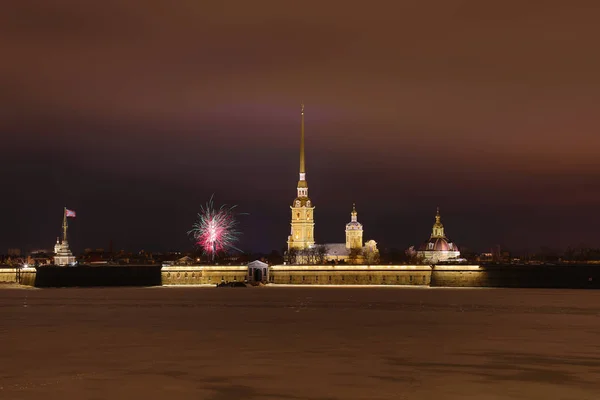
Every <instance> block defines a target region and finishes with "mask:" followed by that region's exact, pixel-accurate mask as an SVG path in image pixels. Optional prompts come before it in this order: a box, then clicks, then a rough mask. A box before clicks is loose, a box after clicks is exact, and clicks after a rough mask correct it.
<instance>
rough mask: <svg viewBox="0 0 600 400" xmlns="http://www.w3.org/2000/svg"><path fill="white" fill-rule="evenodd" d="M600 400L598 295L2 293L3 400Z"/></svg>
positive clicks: (312, 290) (169, 290)
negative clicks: (137, 399) (44, 399)
mask: <svg viewBox="0 0 600 400" xmlns="http://www.w3.org/2000/svg"><path fill="white" fill-rule="evenodd" d="M42 398H46V399H68V400H71V399H73V400H75V399H78V400H79V399H98V400H100V399H135V398H139V399H169V400H174V399H195V400H198V399H210V400H229V399H231V400H237V399H271V400H273V399H276V400H277V399H281V400H286V399H292V400H348V399H365V400H376V399H400V400H402V399H428V400H429V399H443V400H446V399H477V400H487V399H490V400H491V399H494V400H496V399H544V400H547V399H573V400H575V399H577V400H585V399H590V400H598V399H600V291H584V290H580V291H576V290H527V289H514V290H513V289H428V288H390V287H377V288H356V287H355V288H352V287H341V288H323V287H262V288H223V289H215V288H175V287H162V288H114V289H112V288H111V289H100V288H99V289H42V290H38V289H22V290H21V289H0V399H2V400H4V399H6V400H11V399H42Z"/></svg>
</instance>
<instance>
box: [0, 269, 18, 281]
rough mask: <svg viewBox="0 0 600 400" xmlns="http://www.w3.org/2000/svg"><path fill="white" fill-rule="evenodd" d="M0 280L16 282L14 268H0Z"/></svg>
mask: <svg viewBox="0 0 600 400" xmlns="http://www.w3.org/2000/svg"><path fill="white" fill-rule="evenodd" d="M0 282H2V283H9V282H10V283H16V282H17V270H16V269H15V268H0Z"/></svg>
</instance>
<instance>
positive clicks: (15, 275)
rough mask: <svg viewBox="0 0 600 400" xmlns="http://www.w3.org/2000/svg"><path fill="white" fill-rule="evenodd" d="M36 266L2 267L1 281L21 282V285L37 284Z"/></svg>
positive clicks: (0, 272) (0, 270) (0, 269)
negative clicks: (18, 268)
mask: <svg viewBox="0 0 600 400" xmlns="http://www.w3.org/2000/svg"><path fill="white" fill-rule="evenodd" d="M35 277H36V270H35V268H21V269H20V270H19V271H17V269H16V268H0V283H20V284H21V285H27V286H35Z"/></svg>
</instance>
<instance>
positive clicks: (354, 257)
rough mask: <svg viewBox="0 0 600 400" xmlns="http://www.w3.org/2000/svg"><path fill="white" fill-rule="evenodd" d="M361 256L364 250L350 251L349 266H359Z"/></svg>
mask: <svg viewBox="0 0 600 400" xmlns="http://www.w3.org/2000/svg"><path fill="white" fill-rule="evenodd" d="M361 256H362V249H350V253H349V254H348V264H358V261H359V259H360V258H361Z"/></svg>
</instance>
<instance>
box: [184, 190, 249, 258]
mask: <svg viewBox="0 0 600 400" xmlns="http://www.w3.org/2000/svg"><path fill="white" fill-rule="evenodd" d="M236 207H237V206H232V207H227V206H226V205H222V206H221V207H220V208H219V209H215V207H214V204H213V197H212V196H211V197H210V200H209V201H208V202H207V203H206V205H205V206H204V207H203V206H200V212H199V213H198V220H197V221H196V223H195V224H194V225H193V227H192V230H191V231H189V232H188V234H190V235H192V237H193V239H194V242H195V243H196V245H197V246H199V247H200V248H202V251H203V253H204V254H206V255H209V256H210V257H211V259H212V260H213V261H214V259H215V255H216V254H217V253H221V252H226V251H228V250H231V249H234V250H237V251H241V250H240V249H238V248H237V247H235V246H234V244H235V242H236V241H237V240H238V237H239V235H240V234H241V233H240V232H239V231H238V230H237V229H236V227H237V224H238V223H237V220H236V219H235V216H236V214H235V208H236Z"/></svg>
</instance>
